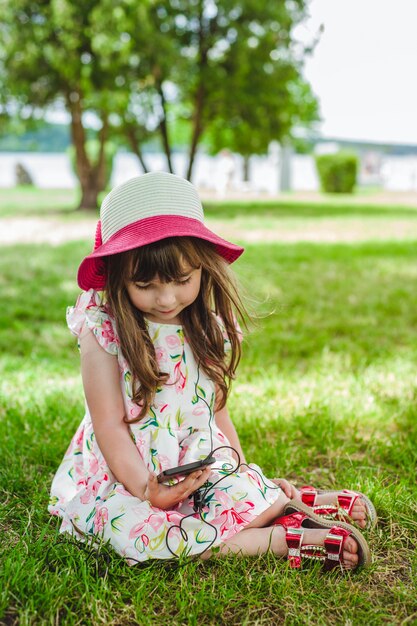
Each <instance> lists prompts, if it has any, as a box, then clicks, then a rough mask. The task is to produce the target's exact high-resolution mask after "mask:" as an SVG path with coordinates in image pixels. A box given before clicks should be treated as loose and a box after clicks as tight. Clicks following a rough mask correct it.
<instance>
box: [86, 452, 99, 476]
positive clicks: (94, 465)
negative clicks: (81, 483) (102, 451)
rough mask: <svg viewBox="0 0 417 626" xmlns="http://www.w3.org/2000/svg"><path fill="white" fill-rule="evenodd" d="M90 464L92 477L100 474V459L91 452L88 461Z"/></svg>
mask: <svg viewBox="0 0 417 626" xmlns="http://www.w3.org/2000/svg"><path fill="white" fill-rule="evenodd" d="M88 464H89V473H90V475H92V476H95V475H96V474H97V472H98V469H99V464H98V459H97V457H96V455H95V454H93V453H92V452H90V458H89V460H88Z"/></svg>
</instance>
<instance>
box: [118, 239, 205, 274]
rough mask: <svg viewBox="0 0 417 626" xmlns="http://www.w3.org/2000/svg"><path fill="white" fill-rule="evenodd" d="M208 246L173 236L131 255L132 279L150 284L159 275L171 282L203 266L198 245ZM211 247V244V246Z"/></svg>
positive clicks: (200, 242)
mask: <svg viewBox="0 0 417 626" xmlns="http://www.w3.org/2000/svg"><path fill="white" fill-rule="evenodd" d="M201 244H203V245H204V244H208V242H202V241H201V240H195V239H193V238H192V237H170V238H167V239H163V240H162V241H156V242H155V243H151V244H148V245H147V246H144V247H142V248H136V249H135V250H132V251H131V252H129V253H128V254H129V256H130V259H129V263H128V266H129V267H130V268H131V271H130V275H129V277H128V278H129V280H131V281H132V282H141V283H142V282H143V283H147V282H150V281H151V280H153V279H154V278H155V277H156V276H158V278H159V280H160V281H161V282H164V283H169V282H171V281H174V280H180V279H181V278H184V277H185V276H187V274H189V271H190V269H197V268H199V267H200V266H201V259H200V256H199V254H198V251H197V246H200V245H201ZM208 245H210V244H208Z"/></svg>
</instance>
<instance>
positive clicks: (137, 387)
mask: <svg viewBox="0 0 417 626" xmlns="http://www.w3.org/2000/svg"><path fill="white" fill-rule="evenodd" d="M100 218H101V219H100V221H99V222H98V225H97V231H96V241H95V246H94V251H93V252H92V253H91V254H89V255H88V256H87V257H86V258H85V259H84V260H83V261H82V263H81V265H80V267H79V270H78V284H79V286H80V287H81V289H83V290H84V292H83V293H82V294H81V295H80V296H79V298H78V300H77V303H76V305H75V306H74V307H70V308H68V312H67V321H68V326H69V328H70V330H71V332H72V333H73V334H74V335H76V336H77V337H78V342H79V347H80V352H81V372H82V380H83V385H84V391H85V400H86V413H85V417H84V419H83V420H82V422H81V424H80V426H79V427H78V429H77V431H76V433H75V435H74V437H73V439H72V441H71V443H70V445H69V447H68V449H67V451H66V453H65V456H64V459H63V461H62V463H61V465H60V467H59V469H58V471H57V473H56V475H55V477H54V480H53V483H52V488H51V500H50V504H49V507H48V510H49V512H50V513H51V514H52V515H57V516H60V517H61V518H62V520H63V521H62V524H61V527H60V532H68V533H71V534H73V535H75V536H76V537H77V538H79V539H80V540H82V541H86V539H88V538H90V539H92V540H93V541H98V540H104V541H110V543H111V545H112V546H113V548H114V549H115V550H116V551H117V552H118V553H119V554H120V555H122V556H123V557H124V558H125V559H126V561H127V563H128V564H130V565H133V564H135V563H137V562H138V561H144V560H146V559H151V558H156V559H169V558H174V557H178V556H180V555H181V554H188V555H201V556H202V557H203V558H207V557H209V556H210V555H211V554H212V553H213V552H217V553H219V554H221V555H223V554H227V553H230V552H236V553H240V554H245V555H255V554H260V553H264V552H266V551H268V550H270V551H272V552H273V553H275V554H276V555H279V556H288V558H289V559H290V562H291V565H292V566H293V567H299V565H300V562H301V557H306V558H308V557H312V558H315V559H320V560H322V561H323V562H324V565H325V567H326V568H329V567H332V566H334V565H338V564H339V565H340V566H341V567H342V568H343V569H352V568H356V567H357V566H358V565H362V564H365V565H366V564H367V563H368V562H369V561H370V557H369V550H368V547H367V544H366V541H365V539H364V538H363V536H362V534H361V533H360V532H359V531H358V530H357V528H355V527H354V526H352V525H350V524H348V523H346V519H347V520H348V521H350V522H352V521H354V522H356V523H357V524H358V525H359V526H361V527H364V526H365V525H366V524H367V523H371V524H372V523H374V521H375V519H376V516H375V511H374V508H373V506H372V504H371V503H370V501H369V500H368V499H367V498H366V497H365V496H363V494H354V493H353V492H340V493H339V492H318V491H317V490H315V489H313V488H304V489H303V490H301V492H300V491H298V490H296V489H295V488H294V487H293V486H292V485H290V484H289V483H288V482H287V481H285V480H280V479H275V480H270V479H268V478H266V477H265V476H264V474H263V472H262V470H261V469H260V468H259V467H258V466H257V465H255V464H249V465H247V464H246V460H245V457H244V454H243V451H242V448H241V445H240V442H239V438H238V435H237V433H236V430H235V428H234V426H233V423H232V421H231V419H230V417H229V414H228V411H227V408H226V400H227V396H228V393H229V385H230V381H231V380H232V379H233V378H234V376H235V371H236V367H237V365H238V362H239V359H240V354H241V347H240V342H241V330H240V328H239V326H238V324H237V322H236V317H235V314H236V315H238V316H239V317H241V316H242V314H243V313H244V307H243V305H242V302H241V300H240V297H239V294H238V291H237V289H236V287H235V283H234V281H233V278H232V276H231V273H230V270H229V267H228V265H229V264H230V263H232V262H234V261H235V260H236V259H237V258H238V257H239V256H240V255H241V254H242V252H243V248H240V247H239V246H237V245H234V244H232V243H230V242H228V241H225V240H223V239H221V238H220V237H219V236H217V235H216V234H214V233H213V232H212V231H210V230H209V229H208V228H207V227H206V226H205V225H204V221H203V210H202V206H201V202H200V200H199V198H198V195H197V192H196V190H195V188H194V187H193V185H191V184H190V183H189V182H188V181H186V180H184V179H182V178H180V177H178V176H174V175H172V174H166V173H162V172H154V173H151V174H145V175H143V176H139V177H135V178H133V179H131V180H129V181H127V182H126V183H124V184H122V185H120V186H118V187H116V188H115V189H113V191H111V192H110V193H109V195H108V196H107V197H106V198H105V199H104V202H103V204H102V207H101V213H100ZM211 455H212V456H214V459H212V461H213V460H214V463H210V464H209V465H205V466H204V465H203V466H202V467H201V468H198V469H196V470H195V471H193V472H192V473H191V474H189V475H186V476H185V477H181V476H176V477H175V478H174V479H171V480H170V481H169V482H168V483H167V481H165V480H162V482H161V477H159V480H158V475H160V474H161V472H163V471H165V470H169V469H172V468H175V467H177V466H183V465H186V464H188V463H192V462H196V461H202V460H204V459H207V458H208V457H209V456H211ZM290 499H291V500H290ZM313 505H314V510H313V508H311V507H313ZM343 510H344V511H343ZM340 511H342V513H340ZM322 515H326V516H329V515H333V518H334V519H336V520H338V521H337V523H335V522H334V521H328V520H327V519H325V518H324V517H322Z"/></svg>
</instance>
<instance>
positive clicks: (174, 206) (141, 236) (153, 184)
mask: <svg viewBox="0 0 417 626" xmlns="http://www.w3.org/2000/svg"><path fill="white" fill-rule="evenodd" d="M180 236H186V237H197V238H199V239H205V240H206V241H211V242H212V243H213V244H215V247H216V250H217V252H218V253H219V254H220V255H221V256H222V257H223V258H224V259H225V260H226V261H227V262H228V263H233V261H236V259H237V258H238V257H239V256H240V255H241V254H242V252H243V248H241V247H240V246H236V245H235V244H233V243H230V242H229V241H226V240H225V239H222V238H221V237H219V236H218V235H216V234H215V233H213V232H212V231H211V230H209V229H208V228H207V227H206V226H205V225H204V212H203V207H202V205H201V201H200V199H199V197H198V193H197V190H196V188H195V187H194V185H192V184H191V183H190V182H188V180H185V179H184V178H181V177H180V176H176V175H175V174H168V173H166V172H150V173H149V174H143V175H142V176H135V177H134V178H131V179H130V180H128V181H126V182H124V183H122V184H121V185H118V186H117V187H115V188H114V189H112V191H110V193H109V194H108V195H107V196H106V197H105V198H104V200H103V202H102V205H101V209H100V220H99V221H98V224H97V228H96V236H95V243H94V250H93V252H92V253H91V254H89V255H88V256H86V257H85V259H84V260H83V261H82V263H81V265H80V267H79V268H78V285H79V286H80V287H81V289H84V290H85V291H88V290H89V289H96V290H97V291H100V290H102V289H104V287H105V284H106V268H105V262H104V257H106V256H109V255H112V254H118V253H119V252H125V251H126V250H132V249H133V248H139V247H141V246H146V245H147V244H149V243H154V242H155V241H160V240H161V239H165V238H167V237H180Z"/></svg>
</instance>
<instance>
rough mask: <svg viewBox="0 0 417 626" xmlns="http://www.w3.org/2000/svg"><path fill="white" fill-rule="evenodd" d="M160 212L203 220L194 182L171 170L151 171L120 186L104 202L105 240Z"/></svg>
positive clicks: (102, 226) (101, 216)
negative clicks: (130, 225)
mask: <svg viewBox="0 0 417 626" xmlns="http://www.w3.org/2000/svg"><path fill="white" fill-rule="evenodd" d="M158 215H178V216H181V217H189V218H192V219H196V220H198V221H199V222H203V221H204V212H203V207H202V205H201V201H200V198H199V197H198V193H197V190H196V188H195V187H194V185H192V184H191V183H190V182H189V181H188V180H185V179H184V178H181V177H180V176H176V175H175V174H168V173H167V172H150V173H149V174H143V175H142V176H135V178H131V179H129V180H127V181H126V182H124V183H122V184H121V185H118V186H117V187H115V188H114V189H112V191H111V192H110V193H109V194H108V195H107V196H106V197H105V198H104V200H103V202H102V205H101V209H100V220H101V236H102V240H103V243H105V242H106V241H108V239H110V237H111V236H112V235H114V234H115V233H117V232H118V231H119V230H121V229H122V228H124V227H125V226H128V225H129V224H134V223H135V222H138V221H139V220H142V219H146V218H149V217H155V216H158Z"/></svg>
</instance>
